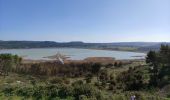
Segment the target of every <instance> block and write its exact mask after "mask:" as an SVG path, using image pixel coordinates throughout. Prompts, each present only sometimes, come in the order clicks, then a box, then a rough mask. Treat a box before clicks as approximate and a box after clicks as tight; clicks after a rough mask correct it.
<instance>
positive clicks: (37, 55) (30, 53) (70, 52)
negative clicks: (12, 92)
mask: <svg viewBox="0 0 170 100" xmlns="http://www.w3.org/2000/svg"><path fill="white" fill-rule="evenodd" d="M0 53H11V54H17V55H19V56H22V57H24V58H25V59H33V60H40V59H42V60H48V58H43V57H48V56H53V55H56V54H57V53H60V54H63V55H66V56H68V57H70V58H69V59H72V60H83V59H85V58H87V57H113V58H116V59H119V60H122V59H141V58H144V57H145V54H144V53H136V52H125V51H108V50H92V49H75V48H40V49H5V50H0ZM134 56H142V57H134Z"/></svg>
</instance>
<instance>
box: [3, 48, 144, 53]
mask: <svg viewBox="0 0 170 100" xmlns="http://www.w3.org/2000/svg"><path fill="white" fill-rule="evenodd" d="M55 48H69V49H91V50H107V51H122V52H136V53H147V51H138V50H134V51H133V50H117V49H109V48H81V47H44V48H10V49H7V48H6V49H3V48H1V49H0V50H18V49H55Z"/></svg>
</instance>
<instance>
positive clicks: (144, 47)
mask: <svg viewBox="0 0 170 100" xmlns="http://www.w3.org/2000/svg"><path fill="white" fill-rule="evenodd" d="M161 44H168V45H170V43H166V42H116V43H84V42H81V41H72V42H54V41H1V40H0V49H17V48H50V47H70V48H71V47H72V48H92V49H109V50H125V51H141V52H145V51H149V50H158V49H159V48H160V46H161Z"/></svg>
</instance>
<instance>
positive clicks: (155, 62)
mask: <svg viewBox="0 0 170 100" xmlns="http://www.w3.org/2000/svg"><path fill="white" fill-rule="evenodd" d="M146 62H147V63H148V64H149V66H150V70H149V72H150V85H151V86H154V87H163V86H165V85H167V84H170V47H169V46H168V45H162V46H161V48H160V50H159V51H158V52H156V51H150V52H149V53H148V54H147V58H146Z"/></svg>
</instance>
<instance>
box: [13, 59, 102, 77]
mask: <svg viewBox="0 0 170 100" xmlns="http://www.w3.org/2000/svg"><path fill="white" fill-rule="evenodd" d="M100 68H101V64H100V63H66V64H61V63H58V62H44V63H36V64H32V63H30V64H21V65H20V66H19V67H17V68H16V69H15V70H13V71H14V72H17V73H20V74H29V75H44V76H62V77H80V76H85V75H87V74H94V75H95V74H97V73H98V72H99V71H100Z"/></svg>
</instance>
